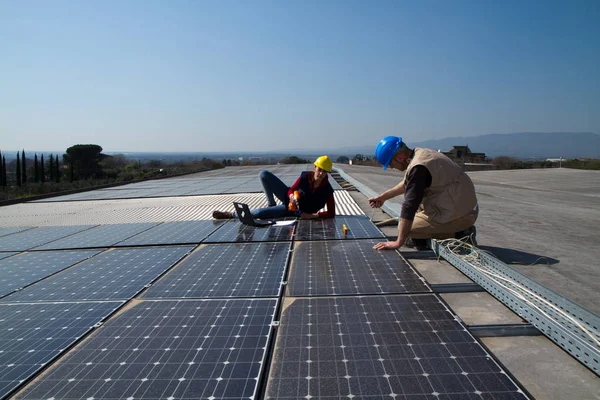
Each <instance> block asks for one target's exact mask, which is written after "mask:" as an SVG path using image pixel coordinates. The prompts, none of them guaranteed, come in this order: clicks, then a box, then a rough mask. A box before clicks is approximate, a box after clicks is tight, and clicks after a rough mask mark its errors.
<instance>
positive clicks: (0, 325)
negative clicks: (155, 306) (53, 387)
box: [0, 302, 123, 399]
mask: <svg viewBox="0 0 600 400" xmlns="http://www.w3.org/2000/svg"><path fill="white" fill-rule="evenodd" d="M122 304H123V303H122V302H105V303H59V304H56V303H54V304H10V305H7V304H3V305H0V366H1V368H0V399H2V398H4V397H6V396H7V395H8V394H9V393H10V392H11V391H12V390H14V389H16V388H17V387H18V386H19V385H21V383H22V382H23V381H24V380H26V379H28V378H30V377H31V376H33V375H34V374H35V373H36V372H37V371H39V370H40V369H41V368H42V367H43V366H44V365H46V364H47V363H48V362H50V361H52V360H53V359H54V358H55V357H57V356H58V355H60V354H61V353H63V352H64V351H65V349H67V348H68V347H69V346H71V345H72V344H73V343H75V342H76V341H77V340H78V339H79V338H81V337H82V336H84V335H85V333H86V332H88V331H89V330H90V329H92V328H93V327H94V326H95V325H96V324H98V323H99V322H101V321H102V320H104V319H105V318H106V317H107V316H109V315H110V314H111V313H113V312H114V311H115V310H116V309H117V308H118V307H120V306H121V305H122Z"/></svg>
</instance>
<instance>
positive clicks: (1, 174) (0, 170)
mask: <svg viewBox="0 0 600 400" xmlns="http://www.w3.org/2000/svg"><path fill="white" fill-rule="evenodd" d="M0 186H2V187H4V186H5V185H4V167H3V166H2V152H1V151H0Z"/></svg>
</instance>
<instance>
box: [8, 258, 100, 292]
mask: <svg viewBox="0 0 600 400" xmlns="http://www.w3.org/2000/svg"><path fill="white" fill-rule="evenodd" d="M100 251H101V250H77V251H32V252H27V253H21V254H19V255H18V256H15V257H10V258H7V259H4V260H0V297H2V296H6V295H7V294H9V293H12V292H14V291H15V290H18V289H21V288H23V287H25V286H27V285H30V284H32V283H34V282H36V281H38V280H40V279H43V278H45V277H47V276H50V275H52V274H54V273H56V272H58V271H60V270H63V269H65V268H68V267H70V266H71V265H74V264H77V263H78V262H80V261H83V260H85V259H87V258H90V257H93V256H94V255H96V254H98V253H100Z"/></svg>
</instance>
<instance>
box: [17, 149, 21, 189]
mask: <svg viewBox="0 0 600 400" xmlns="http://www.w3.org/2000/svg"><path fill="white" fill-rule="evenodd" d="M17 186H21V155H20V154H19V152H18V151H17Z"/></svg>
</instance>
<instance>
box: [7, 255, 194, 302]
mask: <svg viewBox="0 0 600 400" xmlns="http://www.w3.org/2000/svg"><path fill="white" fill-rule="evenodd" d="M192 248H193V246H179V247H145V248H122V249H116V250H111V251H107V252H104V253H102V254H100V255H98V256H96V257H94V258H91V259H89V260H87V261H85V262H83V263H81V264H79V265H77V266H75V267H73V268H69V269H68V270H66V271H63V272H61V273H59V274H56V275H54V276H52V277H50V278H48V279H45V280H43V281H41V282H38V283H36V284H35V285H31V286H29V287H27V288H25V289H23V290H22V291H20V292H17V293H13V294H12V295H10V296H8V297H6V298H4V299H2V301H3V302H28V301H75V300H117V299H130V298H132V297H133V296H135V295H136V294H137V293H138V292H140V291H141V290H142V289H143V288H144V286H146V285H147V284H149V283H150V282H152V281H153V280H154V279H156V278H157V277H158V276H160V274H162V273H163V272H165V271H166V270H167V269H169V268H170V267H171V266H172V265H173V264H175V263H176V262H177V261H179V260H180V259H181V258H182V257H183V256H185V255H186V254H187V253H188V252H189V251H190V250H191V249H192Z"/></svg>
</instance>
